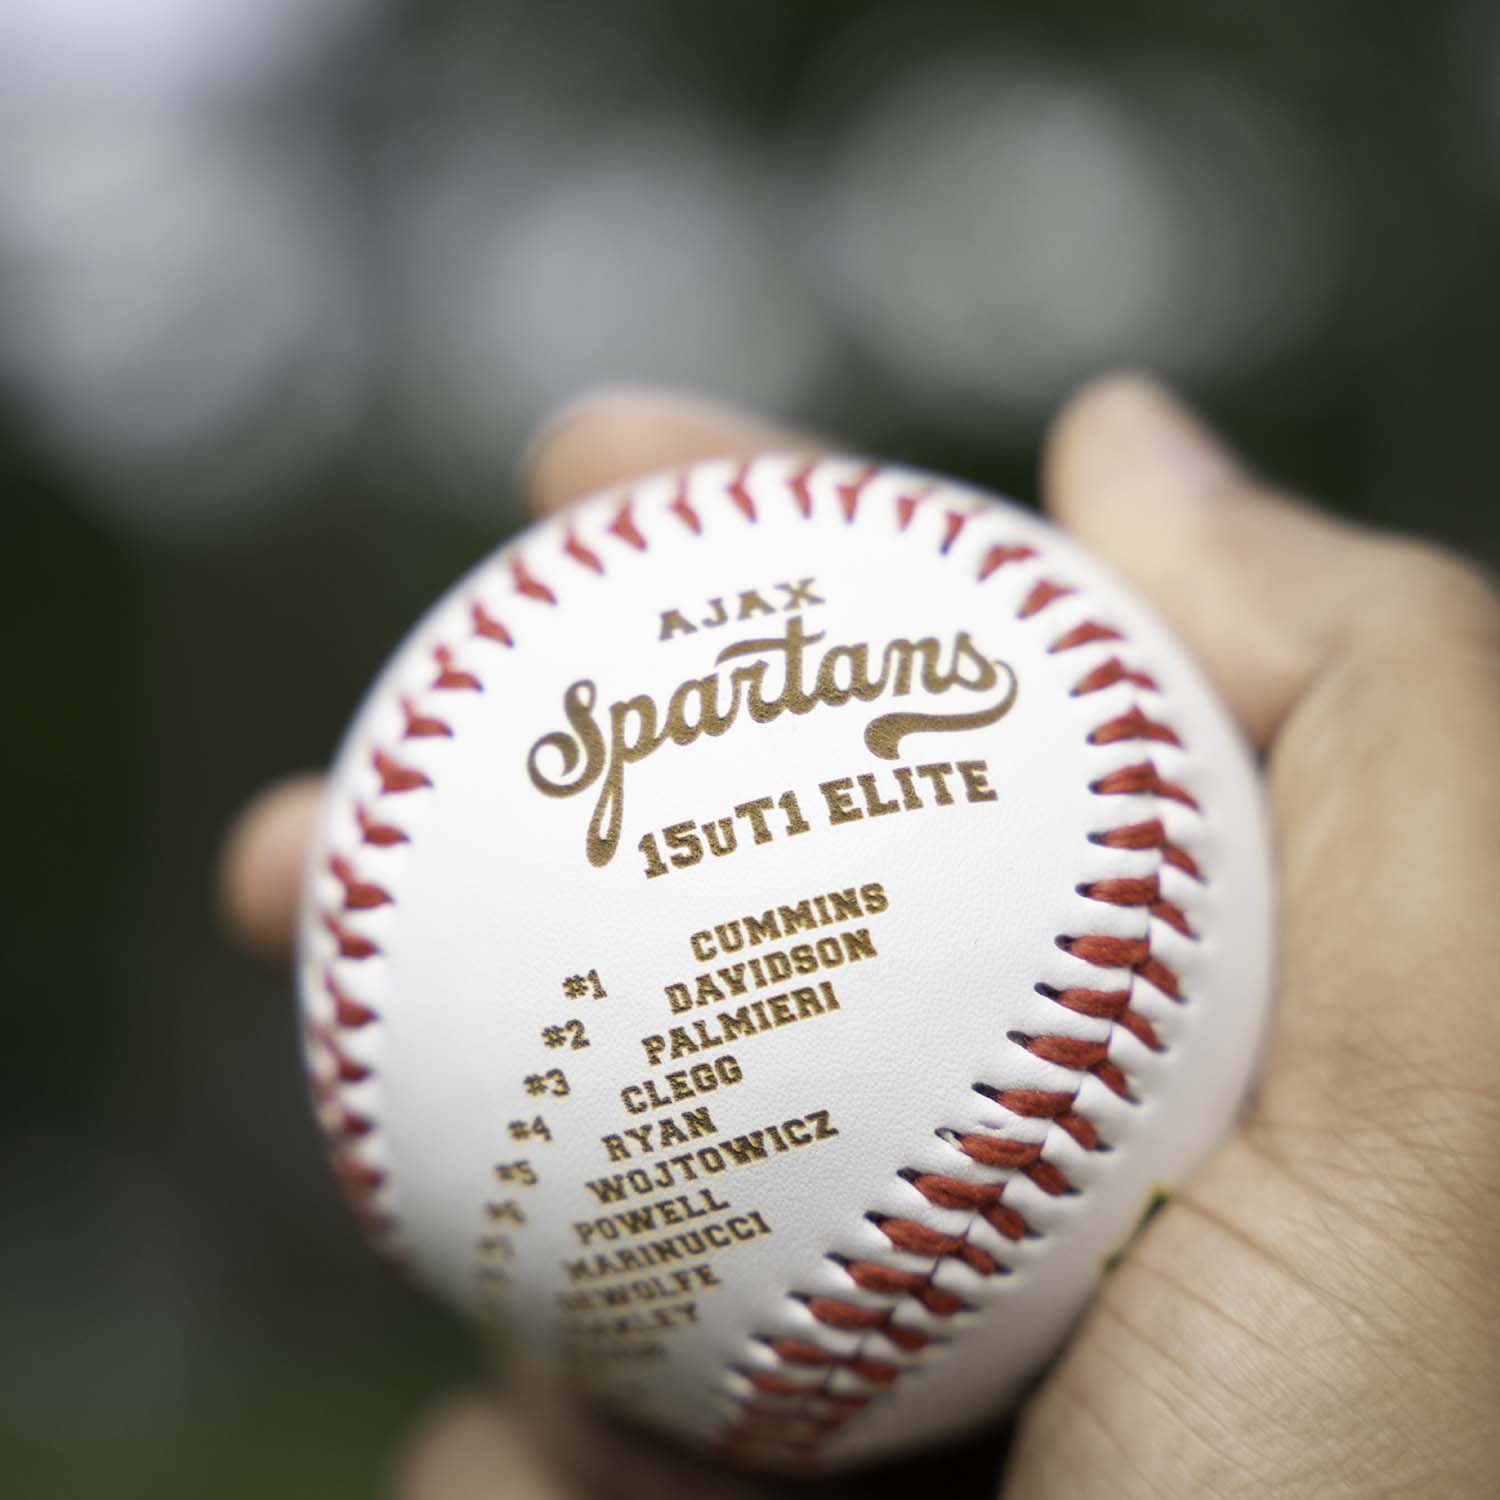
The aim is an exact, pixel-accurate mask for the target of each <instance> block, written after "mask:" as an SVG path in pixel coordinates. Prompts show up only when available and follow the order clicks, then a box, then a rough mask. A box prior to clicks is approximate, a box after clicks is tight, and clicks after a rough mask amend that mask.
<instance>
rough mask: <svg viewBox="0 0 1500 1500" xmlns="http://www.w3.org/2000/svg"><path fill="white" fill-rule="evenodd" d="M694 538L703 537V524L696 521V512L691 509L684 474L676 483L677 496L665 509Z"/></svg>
mask: <svg viewBox="0 0 1500 1500" xmlns="http://www.w3.org/2000/svg"><path fill="white" fill-rule="evenodd" d="M667 509H668V510H669V511H671V512H672V514H673V515H674V516H676V517H677V519H678V520H679V521H681V522H682V524H683V525H684V526H686V527H687V529H688V530H689V531H691V532H692V533H693V535H694V536H702V535H703V522H702V521H701V520H699V519H698V512H697V511H695V510H694V509H693V506H692V502H691V501H690V500H689V499H688V482H687V475H686V474H684V475H683V476H682V477H681V478H680V479H679V480H678V481H677V494H676V496H675V498H674V499H673V501H672V503H671V504H670V505H669V506H668V507H667Z"/></svg>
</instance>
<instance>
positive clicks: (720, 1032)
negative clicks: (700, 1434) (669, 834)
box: [474, 881, 890, 1376]
mask: <svg viewBox="0 0 1500 1500" xmlns="http://www.w3.org/2000/svg"><path fill="white" fill-rule="evenodd" d="M889 904H890V903H889V898H888V896H887V894H886V890H885V887H884V885H883V884H881V883H879V882H876V881H869V882H865V883H863V884H859V885H852V886H848V887H845V888H843V889H838V890H828V891H820V892H817V893H815V894H811V895H806V894H798V895H796V896H794V897H791V898H790V899H787V900H785V901H779V902H776V903H775V904H772V905H768V906H765V907H763V908H762V909H760V910H758V911H755V912H748V913H741V914H739V915H735V916H731V917H726V918H725V919H724V920H723V921H719V922H715V923H714V924H713V925H712V926H709V927H704V928H700V929H698V930H696V931H693V932H683V933H681V934H680V935H679V937H678V938H677V939H676V941H675V942H669V943H668V944H667V945H666V948H665V950H664V960H665V961H664V964H663V968H664V970H665V971H666V972H665V973H664V975H663V977H662V979H661V982H660V983H659V985H658V986H657V987H656V988H655V989H654V991H653V992H652V994H651V995H650V996H648V997H647V998H646V1000H645V1003H642V1001H641V997H640V996H638V995H631V996H626V995H625V994H624V993H623V992H622V993H620V994H619V995H618V996H616V995H615V994H614V993H612V991H611V988H610V975H609V973H608V971H607V969H606V968H602V967H601V968H598V969H590V970H588V971H587V972H586V973H582V974H572V975H568V976H566V977H565V978H564V979H563V980H562V994H563V997H564V998H563V1007H567V1009H566V1010H565V1009H564V1008H563V1007H560V1008H559V1014H558V1019H557V1020H555V1021H552V1022H549V1023H548V1024H546V1025H544V1026H542V1027H541V1028H540V1029H539V1031H538V1033H537V1036H536V1041H537V1044H538V1045H537V1049H536V1050H537V1056H538V1059H539V1061H538V1065H537V1067H536V1068H535V1070H534V1071H532V1072H529V1073H526V1074H525V1075H524V1076H522V1077H520V1078H519V1079H518V1080H517V1083H518V1085H519V1087H518V1090H517V1093H516V1096H515V1097H516V1099H517V1100H518V1101H519V1103H518V1111H517V1115H516V1118H514V1119H512V1120H510V1121H509V1122H508V1124H507V1125H506V1126H505V1127H504V1129H505V1137H506V1143H507V1155H506V1158H505V1159H503V1160H500V1161H496V1162H495V1163H494V1164H493V1168H492V1171H491V1178H490V1184H489V1193H488V1194H487V1196H486V1200H485V1202H484V1205H483V1214H482V1223H481V1226H480V1229H479V1233H478V1236H477V1239H476V1242H475V1252H476V1253H475V1261H474V1276H475V1280H476V1283H477V1290H478V1301H479V1305H480V1310H481V1312H482V1313H483V1314H485V1315H486V1316H488V1317H489V1318H491V1319H493V1320H495V1321H504V1320H505V1319H506V1317H507V1312H508V1310H509V1307H510V1292H511V1289H512V1287H513V1286H519V1285H521V1284H522V1283H523V1282H524V1284H525V1286H526V1287H527V1288H528V1292H529V1293H530V1291H531V1290H532V1289H535V1288H536V1287H538V1286H542V1285H545V1286H549V1287H551V1288H553V1291H552V1293H551V1299H552V1305H551V1307H550V1308H549V1309H547V1312H548V1315H549V1316H550V1317H551V1318H552V1319H553V1321H554V1329H555V1333H556V1336H557V1346H558V1348H559V1349H560V1350H561V1352H562V1355H563V1358H564V1359H565V1360H567V1361H569V1362H570V1363H572V1364H573V1365H575V1366H576V1367H577V1368H578V1369H579V1371H580V1372H582V1373H584V1374H590V1375H595V1376H607V1374H608V1372H609V1371H610V1370H611V1369H618V1368H620V1367H621V1366H625V1367H629V1366H633V1365H640V1364H645V1363H649V1362H652V1361H659V1360H662V1359H665V1358H666V1357H667V1356H668V1354H669V1352H670V1345H671V1341H672V1339H673V1337H674V1335H677V1334H679V1333H680V1332H681V1331H682V1330H684V1329H687V1328H690V1327H692V1326H693V1325H694V1324H696V1323H697V1322H698V1321H699V1320H700V1318H701V1317H703V1316H704V1314H705V1310H706V1306H707V1303H708V1301H709V1299H711V1298H713V1297H714V1296H715V1294H717V1293H718V1292H719V1291H721V1290H722V1289H723V1288H724V1287H726V1286H728V1285H731V1284H732V1282H733V1280H734V1277H735V1275H736V1265H737V1262H738V1261H740V1260H741V1257H738V1256H737V1255H736V1252H737V1251H739V1250H741V1249H742V1248H743V1247H744V1246H746V1245H749V1244H753V1243H754V1242H755V1241H757V1240H760V1239H763V1238H765V1237H767V1236H770V1235H774V1234H775V1233H776V1232H777V1227H778V1226H777V1223H776V1214H775V1212H774V1211H773V1209H772V1208H770V1207H769V1206H768V1205H770V1204H773V1203H775V1202H777V1201H778V1200H779V1201H783V1202H784V1201H785V1197H784V1195H780V1194H777V1193H775V1192H773V1191H771V1188H772V1186H773V1183H774V1179H775V1177H776V1175H777V1174H778V1172H779V1171H781V1170H784V1169H785V1167H784V1164H786V1163H788V1162H790V1161H791V1160H793V1159H795V1158H798V1157H800V1156H802V1155H803V1154H804V1153H807V1152H810V1151H818V1150H820V1149H822V1148H824V1147H825V1145H826V1143H829V1142H832V1141H836V1140H838V1138H839V1121H838V1120H837V1118H836V1117H835V1116H834V1114H833V1113H832V1112H831V1111H830V1110H829V1109H828V1108H826V1107H824V1104H823V1102H822V1101H820V1100H819V1099H818V1098H817V1097H816V1093H815V1090H816V1084H810V1085H809V1088H810V1091H812V1092H810V1097H809V1098H808V1099H807V1101H806V1105H805V1108H803V1110H802V1112H801V1113H799V1114H793V1115H789V1116H778V1117H776V1118H766V1119H761V1118H758V1117H757V1116H756V1111H755V1108H754V1101H755V1097H756V1093H757V1091H756V1090H755V1089H754V1087H753V1082H754V1079H755V1076H756V1070H757V1069H758V1068H762V1067H771V1066H774V1065H776V1063H775V1059H774V1054H775V1053H777V1052H778V1051H779V1050H780V1048H781V1047H782V1046H783V1045H784V1043H779V1042H778V1041H777V1040H776V1038H777V1037H778V1036H779V1035H780V1034H781V1033H783V1032H786V1031H789V1030H791V1031H795V1032H798V1033H800V1032H801V1029H802V1028H804V1027H808V1026H816V1027H819V1028H820V1029H822V1028H830V1027H837V1026H839V1025H840V1023H841V1020H842V1018H843V1017H844V1015H845V1012H846V1011H847V1010H850V1009H857V1008H858V1007H859V1005H860V1003H861V997H862V995H868V994H869V992H870V987H869V983H868V980H869V979H870V978H871V977H873V976H872V971H873V969H874V968H876V967H878V965H879V963H880V946H881V942H882V923H883V921H884V919H885V917H886V914H887V912H888V910H889ZM613 1005H629V1006H630V1009H631V1011H632V1013H633V1014H635V1015H637V1016H639V1017H640V1018H641V1021H642V1029H641V1031H640V1033H639V1035H638V1036H637V1037H635V1038H634V1040H633V1041H632V1043H631V1044H630V1046H629V1048H628V1049H622V1048H620V1047H618V1046H617V1045H614V1044H611V1046H609V1047H608V1048H606V1047H604V1046H596V1045H595V1038H594V1037H592V1036H591V1035H590V1024H591V1016H592V1015H597V1014H599V1013H600V1012H601V1011H602V1008H603V1007H606V1006H613ZM781 1065H782V1066H784V1054H783V1058H782V1063H781ZM575 1095H583V1096H585V1097H587V1098H589V1099H598V1098H600V1097H609V1098H610V1099H611V1101H612V1106H613V1108H612V1114H613V1116H614V1123H613V1124H612V1125H611V1127H610V1128H609V1129H608V1130H606V1131H604V1132H603V1133H602V1134H597V1135H595V1134H593V1133H592V1131H591V1130H589V1127H588V1126H587V1125H586V1124H585V1123H584V1121H583V1113H584V1112H583V1111H582V1110H577V1111H573V1110H570V1108H569V1106H570V1104H571V1103H572V1102H573V1100H574V1097H575ZM589 1114H590V1115H591V1116H592V1119H593V1123H594V1125H595V1126H597V1121H598V1118H599V1117H598V1114H597V1112H596V1111H594V1110H592V1109H591V1110H590V1111H589ZM586 1130H588V1131H589V1134H588V1138H587V1142H586V1147H585V1149H584V1151H583V1153H582V1154H583V1158H584V1159H585V1160H586V1161H587V1162H588V1163H589V1167H588V1169H587V1171H586V1172H585V1174H584V1175H583V1176H582V1178H581V1180H571V1181H565V1182H561V1183H559V1182H557V1181H555V1180H554V1179H555V1177H556V1175H557V1174H560V1173H564V1171H565V1169H564V1168H563V1167H561V1166H560V1165H553V1164H552V1163H554V1162H558V1161H560V1159H561V1156H562V1155H563V1153H561V1152H560V1151H559V1150H558V1147H559V1146H560V1145H561V1144H562V1143H563V1142H565V1141H566V1142H567V1143H568V1144H569V1145H570V1146H571V1147H573V1148H574V1149H573V1150H571V1151H570V1152H568V1153H567V1156H568V1160H569V1161H571V1162H574V1163H576V1161H577V1160H578V1150H577V1148H578V1147H579V1145H580V1144H582V1142H580V1140H579V1139H578V1136H579V1135H580V1133H581V1132H583V1131H586ZM567 1175H569V1176H570V1177H573V1178H575V1179H576V1178H577V1174H576V1169H575V1171H574V1172H572V1173H569V1174H567ZM559 1188H560V1189H561V1196H557V1190H558V1189H559ZM544 1197H545V1199H546V1201H547V1202H549V1203H550V1204H556V1203H560V1202H566V1203H569V1204H576V1211H573V1212H570V1214H569V1218H568V1226H567V1234H566V1249H565V1252H564V1254H563V1255H562V1256H561V1258H560V1259H559V1260H557V1261H556V1263H555V1264H553V1265H546V1264H543V1263H541V1261H540V1260H539V1258H538V1252H537V1251H536V1250H529V1249H528V1240H529V1239H532V1238H533V1236H534V1235H535V1225H536V1220H537V1218H538V1207H537V1205H538V1204H539V1203H540V1202H541V1201H542V1199H543V1198H544ZM554 1211H555V1210H554ZM548 1243H549V1244H550V1245H551V1246H552V1247H553V1248H554V1249H555V1247H556V1245H557V1243H558V1242H557V1240H556V1238H555V1237H554V1236H548ZM523 1268H524V1271H523Z"/></svg>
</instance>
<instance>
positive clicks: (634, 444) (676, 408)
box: [521, 388, 824, 514]
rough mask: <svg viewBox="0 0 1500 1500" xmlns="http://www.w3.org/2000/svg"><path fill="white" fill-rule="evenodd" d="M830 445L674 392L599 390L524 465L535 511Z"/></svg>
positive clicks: (551, 429) (537, 443) (562, 416)
mask: <svg viewBox="0 0 1500 1500" xmlns="http://www.w3.org/2000/svg"><path fill="white" fill-rule="evenodd" d="M823 446H824V445H823V444H822V443H819V442H818V441H817V440H815V439H813V438H811V437H809V436H807V435H806V434H801V433H794V432H792V431H791V430H790V429H786V428H782V427H779V426H777V425H775V424H774V423H771V422H768V421H765V420H763V419H762V418H760V417H756V416H751V415H749V414H747V413H744V412H739V411H735V410H734V409H732V408H730V407H727V406H719V405H717V404H715V403H713V402H710V401H705V400H703V399H702V398H701V397H696V396H686V395H682V394H679V393H677V392H673V391H656V390H645V389H630V388H620V389H612V390H602V391H596V392H593V393H591V394H589V395H587V396H584V397H582V398H580V399H579V400H577V401H575V402H572V403H571V404H570V405H568V406H565V407H564V408H563V409H562V410H561V411H560V412H558V413H557V414H556V415H555V416H554V417H552V418H551V419H550V420H549V421H548V422H546V423H544V425H543V426H542V428H541V430H540V432H539V433H538V434H537V436H536V437H534V438H533V439H532V441H531V445H530V447H529V448H528V449H527V451H526V454H525V455H524V457H523V458H522V461H521V482H522V487H523V489H524V490H525V492H526V496H527V501H528V503H529V504H530V506H531V508H532V510H534V511H536V512H538V513H539V514H540V513H545V512H547V511H552V510H556V509H557V508H558V507H559V506H561V505H566V504H567V503H568V502H569V501H570V500H577V499H578V498H579V497H580V496H583V495H588V494H592V493H593V491H595V490H598V489H604V488H607V487H608V486H610V485H614V484H621V483H623V482H624V481H625V480H628V479H634V478H636V477H637V476H639V475H641V474H649V473H651V472H653V471H654V470H656V469H664V468H672V467H675V466H676V465H679V464H688V463H695V462H697V461H698V460H700V459H706V458H746V457H749V456H750V455H751V454H753V453H759V452H764V451H765V450H767V449H778V450H783V451H794V452H808V453H810V452H814V451H817V450H818V449H820V448H822V447H823Z"/></svg>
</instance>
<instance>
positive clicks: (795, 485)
mask: <svg viewBox="0 0 1500 1500" xmlns="http://www.w3.org/2000/svg"><path fill="white" fill-rule="evenodd" d="M817 467H818V464H817V460H816V459H814V460H812V461H811V462H809V463H805V464H803V465H802V467H801V468H800V469H798V470H797V472H796V473H795V474H792V475H789V476H788V478H787V482H786V487H787V488H788V489H789V490H790V491H791V492H792V500H793V501H794V502H795V504H796V506H797V509H798V511H799V512H801V515H802V519H803V520H804V521H808V520H811V519H812V503H813V502H812V491H811V490H809V489H808V487H807V481H808V480H809V479H811V478H812V476H813V473H814V471H815V470H816V469H817Z"/></svg>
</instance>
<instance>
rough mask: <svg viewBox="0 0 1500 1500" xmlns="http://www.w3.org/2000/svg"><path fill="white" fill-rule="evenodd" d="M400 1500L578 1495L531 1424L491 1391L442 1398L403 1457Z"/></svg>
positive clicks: (569, 1499) (561, 1499) (570, 1499)
mask: <svg viewBox="0 0 1500 1500" xmlns="http://www.w3.org/2000/svg"><path fill="white" fill-rule="evenodd" d="M393 1492H394V1494H395V1495H396V1497H397V1500H575V1497H576V1496H577V1493H578V1492H577V1491H576V1490H575V1489H573V1488H572V1487H571V1486H569V1485H567V1484H566V1483H565V1482H564V1481H563V1479H562V1478H561V1477H560V1476H559V1475H558V1474H557V1473H556V1472H555V1471H554V1469H553V1468H552V1466H551V1465H550V1464H549V1463H548V1462H547V1461H546V1460H545V1459H544V1458H543V1457H542V1455H541V1453H540V1452H539V1451H538V1445H537V1443H536V1442H535V1440H534V1438H533V1437H532V1436H531V1435H529V1434H528V1432H527V1430H526V1424H525V1423H523V1422H519V1421H517V1420H516V1418H515V1416H514V1415H513V1414H511V1413H509V1412H507V1410H506V1409H505V1408H504V1407H503V1406H502V1405H501V1404H500V1402H499V1401H497V1400H496V1399H495V1398H494V1397H493V1396H491V1395H490V1394H488V1393H487V1392H485V1391H480V1390H465V1391H458V1392H455V1393H454V1394H453V1395H451V1396H448V1397H446V1398H445V1399H444V1400H442V1401H440V1402H439V1403H438V1404H437V1405H436V1406H435V1407H434V1408H433V1409H432V1410H431V1411H430V1412H429V1413H428V1414H427V1416H426V1417H425V1418H424V1419H423V1420H422V1422H421V1423H420V1424H419V1425H418V1427H417V1429H416V1431H415V1432H414V1433H413V1434H412V1435H411V1437H410V1438H409V1439H408V1440H407V1442H406V1444H405V1447H404V1448H403V1450H402V1452H401V1453H400V1455H399V1456H398V1458H397V1462H396V1479H395V1485H394V1487H393Z"/></svg>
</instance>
